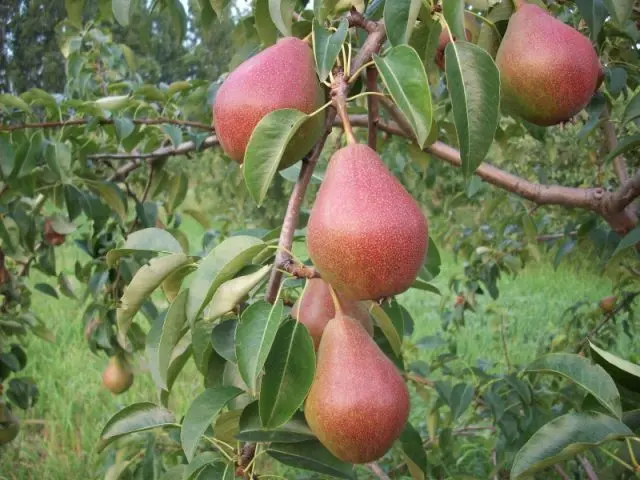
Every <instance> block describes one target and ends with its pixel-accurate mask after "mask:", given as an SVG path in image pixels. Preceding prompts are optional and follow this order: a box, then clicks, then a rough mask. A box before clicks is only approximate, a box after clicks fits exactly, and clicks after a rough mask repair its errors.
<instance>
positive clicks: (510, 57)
mask: <svg viewBox="0 0 640 480" xmlns="http://www.w3.org/2000/svg"><path fill="white" fill-rule="evenodd" d="M496 65H497V66H498V69H499V70H500V81H501V89H502V98H503V101H504V106H505V110H506V111H508V112H509V113H512V114H514V115H516V116H519V117H521V118H522V119H524V120H527V121H529V122H531V123H533V124H536V125H539V126H550V125H555V124H558V123H562V122H565V121H567V120H569V119H571V118H572V117H573V116H574V115H576V114H577V113H578V112H579V111H580V110H582V109H583V108H584V107H585V106H586V105H587V103H589V100H590V99H591V97H592V96H593V94H594V93H595V92H596V90H597V88H598V87H599V85H600V83H601V82H602V78H603V77H602V70H601V65H600V61H599V59H598V55H597V53H596V51H595V50H594V49H593V46H592V45H591V42H590V41H589V39H588V38H587V37H585V36H584V35H582V34H581V33H580V32H578V31H577V30H575V29H573V28H571V27H570V26H569V25H566V24H564V23H562V22H561V21H560V20H557V19H556V18H554V17H553V16H552V15H551V14H549V13H548V12H547V11H546V10H544V9H542V8H540V7H539V6H537V5H533V4H528V3H522V4H521V5H520V7H519V8H518V10H517V11H516V12H515V13H514V14H513V15H512V16H511V18H510V19H509V24H508V26H507V31H506V32H505V35H504V38H503V39H502V43H501V44H500V47H499V49H498V53H497V56H496Z"/></svg>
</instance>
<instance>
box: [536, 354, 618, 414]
mask: <svg viewBox="0 0 640 480" xmlns="http://www.w3.org/2000/svg"><path fill="white" fill-rule="evenodd" d="M526 372H530V373H537V372H540V373H552V374H555V375H560V376H562V377H565V378H567V379H569V380H571V381H572V382H573V383H575V384H577V385H579V386H580V387H582V388H583V389H585V390H586V391H587V392H589V393H590V394H591V395H593V396H594V397H595V398H596V399H597V400H598V402H600V403H601V404H602V405H603V406H604V407H605V408H607V409H608V410H609V411H610V412H612V413H613V414H614V415H615V416H616V417H618V418H620V417H621V416H622V407H621V406H620V393H619V392H618V389H617V387H616V384H615V383H614V382H613V379H612V378H611V377H610V376H609V375H608V374H607V372H605V371H604V369H603V368H602V367H601V366H600V365H594V364H592V363H591V362H590V361H589V360H587V359H586V358H584V357H581V356H580V355H575V354H570V353H551V354H548V355H544V356H542V357H540V358H537V359H536V360H534V361H533V362H532V363H531V364H530V365H529V366H528V367H527V368H526Z"/></svg>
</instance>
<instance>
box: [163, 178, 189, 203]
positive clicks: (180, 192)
mask: <svg viewBox="0 0 640 480" xmlns="http://www.w3.org/2000/svg"><path fill="white" fill-rule="evenodd" d="M188 190H189V179H188V178H187V175H186V173H185V172H179V173H177V174H176V175H174V176H173V177H172V178H171V181H170V182H169V191H168V192H167V206H168V207H169V208H168V210H169V212H173V211H175V209H176V208H178V207H179V206H180V205H181V204H182V202H184V199H185V198H186V196H187V191H188Z"/></svg>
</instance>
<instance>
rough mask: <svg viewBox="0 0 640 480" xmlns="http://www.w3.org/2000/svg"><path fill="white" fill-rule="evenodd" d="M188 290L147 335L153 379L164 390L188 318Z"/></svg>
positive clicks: (147, 350)
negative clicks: (186, 310)
mask: <svg viewBox="0 0 640 480" xmlns="http://www.w3.org/2000/svg"><path fill="white" fill-rule="evenodd" d="M186 303H187V291H186V290H183V291H182V293H181V294H180V295H178V297H177V298H176V299H175V300H174V301H173V303H172V304H171V306H170V307H169V310H168V311H167V314H166V315H164V316H163V317H160V318H159V319H158V320H156V322H155V323H154V324H153V326H152V328H151V330H150V331H149V333H148V335H147V342H146V343H147V344H146V354H147V361H148V362H149V369H150V370H151V377H152V378H153V381H154V382H155V384H156V385H157V386H158V388H161V389H163V390H168V389H169V387H168V386H167V373H168V371H169V364H170V363H171V355H172V353H173V349H174V348H175V346H176V345H177V344H178V341H179V340H180V338H181V337H182V329H183V327H184V324H185V322H186V320H187V316H186V312H185V306H186Z"/></svg>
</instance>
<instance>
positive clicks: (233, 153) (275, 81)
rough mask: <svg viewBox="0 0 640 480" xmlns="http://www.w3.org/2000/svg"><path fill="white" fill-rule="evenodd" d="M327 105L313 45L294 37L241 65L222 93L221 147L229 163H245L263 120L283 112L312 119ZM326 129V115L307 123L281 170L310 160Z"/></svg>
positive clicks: (218, 105)
mask: <svg viewBox="0 0 640 480" xmlns="http://www.w3.org/2000/svg"><path fill="white" fill-rule="evenodd" d="M324 99H325V96H324V91H323V90H322V88H321V86H320V82H319V81H318V77H317V76H316V71H315V63H314V59H313V52H312V51H311V48H310V47H309V45H307V44H306V43H305V42H303V41H302V40H300V39H298V38H295V37H286V38H283V39H280V40H279V41H278V42H277V43H276V44H275V45H272V46H270V47H267V48H266V49H264V50H263V51H262V52H260V53H258V54H257V55H255V56H253V57H251V58H249V59H248V60H245V61H244V62H243V63H242V64H240V65H239V66H238V67H237V68H236V69H235V70H234V71H233V72H231V73H230V74H229V76H228V77H227V78H226V79H225V81H224V82H223V84H222V85H221V86H220V88H219V89H218V92H217V94H216V97H215V100H214V105H213V114H214V117H215V120H214V121H215V129H216V134H217V136H218V140H219V141H220V145H221V146H222V149H223V150H224V152H225V153H226V154H227V155H228V156H229V157H230V158H232V159H233V160H235V161H236V162H238V163H242V162H243V161H244V154H245V150H246V148H247V144H248V143H249V138H250V137H251V134H252V132H253V130H254V128H255V126H256V125H257V124H258V122H260V120H262V118H263V117H264V116H265V115H267V114H268V113H271V112H273V111H274V110H280V109H283V108H293V109H296V110H300V111H301V112H303V113H307V114H309V113H312V112H314V111H315V110H317V109H318V108H319V107H321V106H322V104H323V103H324ZM323 124H324V113H320V114H317V115H314V116H313V117H312V118H311V119H310V120H309V121H307V122H305V123H304V124H303V125H302V127H300V129H299V130H298V131H297V132H296V134H295V135H294V137H293V139H292V140H291V142H290V143H289V145H288V147H287V149H286V150H285V152H284V155H283V157H282V160H281V162H280V165H279V168H286V167H288V166H290V165H292V164H294V163H295V162H297V161H298V160H300V159H301V158H302V157H303V156H304V155H306V154H307V153H308V152H309V151H310V150H311V148H312V147H313V145H314V144H315V142H316V141H317V140H318V138H319V137H320V135H321V134H322V130H323V128H322V127H323Z"/></svg>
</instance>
